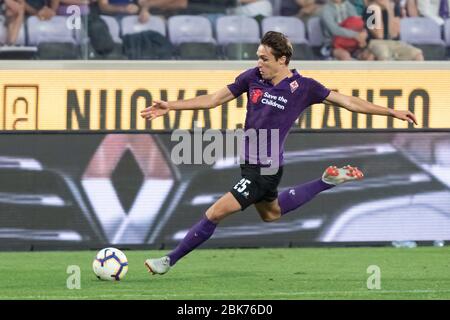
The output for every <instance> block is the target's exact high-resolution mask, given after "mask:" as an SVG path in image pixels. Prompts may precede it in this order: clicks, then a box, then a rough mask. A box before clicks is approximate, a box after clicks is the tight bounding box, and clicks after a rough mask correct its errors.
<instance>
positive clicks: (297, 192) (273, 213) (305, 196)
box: [255, 166, 364, 222]
mask: <svg viewBox="0 0 450 320" xmlns="http://www.w3.org/2000/svg"><path fill="white" fill-rule="evenodd" d="M363 176H364V175H363V173H362V172H361V171H360V170H359V169H358V168H356V167H352V166H345V167H343V168H337V167H335V166H330V167H328V168H327V169H326V170H325V172H324V173H323V175H322V177H321V178H319V179H316V180H313V181H310V182H307V183H303V184H300V185H298V186H296V187H294V188H289V189H287V190H284V191H283V192H281V193H280V194H279V196H278V198H277V199H274V200H272V201H261V202H258V203H256V204H255V207H256V210H257V211H258V213H259V215H260V216H261V218H262V219H263V220H264V221H266V222H271V221H275V220H277V219H279V218H281V216H283V215H284V214H286V213H288V212H290V211H293V210H295V209H297V208H298V207H300V206H302V205H304V204H305V203H307V202H309V201H310V200H311V199H312V198H314V197H315V196H316V195H318V194H319V193H320V192H322V191H325V190H328V189H330V188H332V187H334V186H336V185H338V184H341V183H344V182H348V181H353V180H359V179H362V178H363Z"/></svg>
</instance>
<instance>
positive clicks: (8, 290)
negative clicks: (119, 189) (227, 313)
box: [0, 247, 450, 300]
mask: <svg viewBox="0 0 450 320" xmlns="http://www.w3.org/2000/svg"><path fill="white" fill-rule="evenodd" d="M124 252H125V254H126V255H127V257H128V260H129V270H128V274H127V276H126V277H125V279H124V280H123V281H120V282H105V281H100V280H97V278H96V277H95V276H94V274H93V272H92V267H91V264H92V260H93V257H94V256H95V252H94V251H81V252H80V251H78V252H71V251H65V252H59V251H58V252H2V253H0V261H1V263H0V269H1V277H0V299H169V300H179V299H187V300H198V299H221V300H233V299H251V300H259V299H264V300H277V299H283V300H285V299H296V300H297V299H450V247H443V248H435V247H419V248H413V249H398V248H390V247H386V248H289V249H287V248H284V249H217V250H209V249H208V250H207V249H201V250H196V251H194V252H192V253H191V254H190V255H188V256H187V257H185V258H184V259H182V260H180V262H179V263H178V264H177V265H176V267H175V268H173V269H172V270H171V271H170V272H169V273H167V274H166V275H164V276H156V275H155V276H152V275H150V274H148V273H147V272H146V269H145V267H144V260H145V259H146V258H147V257H149V256H151V257H157V256H160V255H161V254H163V253H165V252H158V251H134V250H129V251H124ZM70 265H78V266H79V267H80V270H81V288H80V289H68V288H67V285H66V284H67V279H68V277H69V276H70V274H68V273H67V267H68V266H70ZM371 265H376V266H378V267H379V268H380V272H381V278H380V279H381V281H380V284H381V288H380V289H372V290H369V289H368V288H367V282H368V278H369V277H370V276H371V275H372V273H368V272H367V269H368V267H369V266H371ZM369 282H370V281H369Z"/></svg>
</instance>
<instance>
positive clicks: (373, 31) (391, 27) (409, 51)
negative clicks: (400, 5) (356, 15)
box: [363, 0, 424, 61]
mask: <svg viewBox="0 0 450 320" xmlns="http://www.w3.org/2000/svg"><path fill="white" fill-rule="evenodd" d="M368 4H369V6H368V10H366V11H365V14H364V16H363V17H364V21H365V22H366V23H365V26H366V28H367V30H368V34H369V40H368V41H369V50H370V51H371V52H372V53H373V54H374V56H375V58H376V59H377V60H418V61H422V60H424V58H423V54H422V50H420V49H418V48H416V47H413V46H412V45H409V44H407V43H406V42H403V41H400V40H398V38H399V34H400V27H399V24H398V23H395V20H396V19H398V18H397V17H395V15H394V3H392V2H390V1H389V0H368ZM373 18H374V19H373Z"/></svg>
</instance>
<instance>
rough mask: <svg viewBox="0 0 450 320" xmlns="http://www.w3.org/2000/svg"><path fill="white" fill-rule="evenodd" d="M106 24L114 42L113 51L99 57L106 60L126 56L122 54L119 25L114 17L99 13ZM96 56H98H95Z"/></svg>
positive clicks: (119, 58)
mask: <svg viewBox="0 0 450 320" xmlns="http://www.w3.org/2000/svg"><path fill="white" fill-rule="evenodd" d="M100 17H101V18H102V19H103V20H104V21H105V22H106V24H107V25H108V29H109V32H110V34H111V37H112V39H113V41H114V43H115V44H116V45H115V47H114V49H113V51H112V52H110V53H108V54H106V55H103V56H101V57H100V58H101V59H106V60H117V59H118V60H121V59H125V58H126V57H125V56H124V54H123V48H122V39H121V38H120V25H119V22H118V21H117V20H116V18H114V17H111V16H107V15H101V16H100ZM97 58H98V57H97Z"/></svg>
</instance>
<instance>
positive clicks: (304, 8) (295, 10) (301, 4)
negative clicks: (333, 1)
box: [281, 0, 322, 23]
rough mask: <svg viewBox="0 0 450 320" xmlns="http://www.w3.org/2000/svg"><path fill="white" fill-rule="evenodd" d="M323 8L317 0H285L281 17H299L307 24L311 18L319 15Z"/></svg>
mask: <svg viewBox="0 0 450 320" xmlns="http://www.w3.org/2000/svg"><path fill="white" fill-rule="evenodd" d="M321 7H322V5H321V4H318V3H317V1H316V0H283V2H282V4H281V15H285V16H297V17H298V18H299V19H301V20H302V21H303V22H305V23H306V22H307V21H308V19H309V18H311V17H314V16H317V15H319V10H320V9H321Z"/></svg>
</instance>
